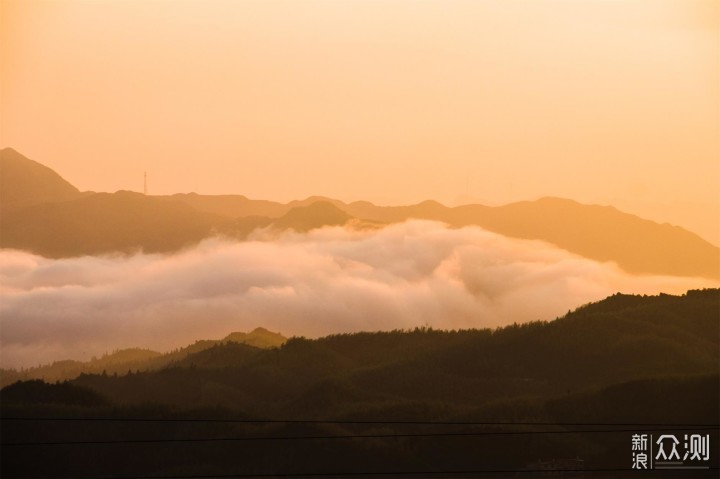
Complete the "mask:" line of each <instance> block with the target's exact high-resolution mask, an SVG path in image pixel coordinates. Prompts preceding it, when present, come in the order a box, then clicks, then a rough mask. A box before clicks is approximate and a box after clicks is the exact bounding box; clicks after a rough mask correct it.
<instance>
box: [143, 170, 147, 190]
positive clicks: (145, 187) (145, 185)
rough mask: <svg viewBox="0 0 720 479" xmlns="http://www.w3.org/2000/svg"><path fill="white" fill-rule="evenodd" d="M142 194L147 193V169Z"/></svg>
mask: <svg viewBox="0 0 720 479" xmlns="http://www.w3.org/2000/svg"><path fill="white" fill-rule="evenodd" d="M143 194H144V195H147V171H146V172H145V182H144V185H143Z"/></svg>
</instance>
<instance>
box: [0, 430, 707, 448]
mask: <svg viewBox="0 0 720 479" xmlns="http://www.w3.org/2000/svg"><path fill="white" fill-rule="evenodd" d="M690 429H691V430H693V431H707V430H715V429H716V428H712V427H695V428H681V429H679V428H662V429H643V432H656V431H661V432H667V431H676V430H690ZM608 432H638V430H637V429H590V430H579V431H578V430H576V431H568V430H564V431H482V432H439V433H412V434H344V435H324V436H245V437H242V436H241V437H209V438H172V439H111V440H105V441H103V440H92V441H42V442H7V443H2V444H0V446H1V447H17V446H78V445H113V444H160V443H197V442H242V441H246V442H253V441H298V440H303V441H306V440H334V439H399V438H431V437H480V436H515V435H534V434H537V435H540V434H595V433H608Z"/></svg>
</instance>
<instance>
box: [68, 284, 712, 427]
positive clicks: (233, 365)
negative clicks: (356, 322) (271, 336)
mask: <svg viewBox="0 0 720 479" xmlns="http://www.w3.org/2000/svg"><path fill="white" fill-rule="evenodd" d="M718 311H720V290H707V291H691V292H689V293H688V294H687V295H684V296H668V295H661V296H653V297H630V296H614V297H611V298H608V299H607V300H605V301H602V302H600V303H596V304H593V305H590V306H587V307H583V308H579V309H578V310H576V311H574V312H573V313H570V314H568V315H567V316H565V317H563V318H561V319H558V320H555V321H551V322H537V323H531V324H526V325H517V326H510V327H506V328H501V329H498V330H495V331H490V330H467V331H455V332H447V331H433V330H415V331H409V332H399V331H398V332H387V333H358V334H348V335H337V336H329V337H326V338H322V339H317V340H306V339H299V338H294V339H291V340H289V341H288V342H287V343H285V344H284V345H283V346H282V347H281V348H280V349H276V350H270V351H261V350H256V351H255V352H253V351H251V350H249V349H247V348H243V349H242V350H238V349H237V347H228V346H217V347H216V348H214V349H213V351H212V354H210V353H207V352H204V353H203V356H202V358H200V357H199V358H198V360H193V355H190V356H188V357H187V358H186V359H185V360H184V362H183V364H186V365H190V364H193V365H194V366H195V367H193V368H174V369H173V370H172V371H170V370H168V371H166V372H157V373H148V374H146V375H140V377H135V378H134V379H133V381H134V383H132V384H130V383H128V382H127V381H128V380H122V379H121V378H118V379H117V380H113V379H111V378H101V377H98V376H83V377H81V378H79V379H78V380H77V383H78V384H80V385H83V386H87V387H90V388H92V389H95V390H96V391H98V392H100V393H101V394H103V395H106V396H108V397H114V398H117V400H119V401H131V402H132V401H139V400H142V401H150V402H155V401H160V402H163V400H165V401H170V402H172V403H173V404H176V405H183V406H192V407H198V406H203V405H204V406H207V405H210V404H206V403H204V402H203V400H202V399H198V398H201V397H202V395H201V394H200V391H199V390H197V389H196V388H200V387H203V386H202V385H203V384H206V383H207V382H208V381H209V382H212V383H213V384H216V385H218V387H220V386H221V387H222V388H229V389H235V390H237V391H238V393H240V392H242V393H243V394H242V396H243V397H244V398H245V399H244V400H243V401H242V402H240V403H232V404H227V403H224V402H222V400H220V404H223V405H225V406H228V407H238V408H241V409H245V408H247V409H249V410H262V411H266V412H267V413H268V414H281V415H282V414H289V413H293V414H296V413H300V414H301V413H302V410H301V409H299V406H298V405H299V404H305V407H307V408H310V409H308V410H306V411H305V413H306V414H314V413H316V412H317V413H319V412H320V411H319V410H316V408H318V407H320V408H323V411H325V413H330V412H334V413H337V414H339V413H340V412H341V411H343V410H346V409H347V408H352V407H354V406H358V403H365V402H368V401H370V402H371V403H375V404H378V405H380V404H386V403H393V402H398V401H400V402H407V401H410V402H421V403H428V404H429V403H439V404H448V405H453V407H473V406H474V407H477V406H479V405H481V404H485V403H489V402H492V401H498V400H506V399H509V398H513V397H516V398H520V397H525V396H529V395H532V396H538V397H551V396H555V395H561V394H566V393H568V392H578V391H583V390H587V389H592V388H603V387H607V386H610V385H612V384H617V383H622V382H628V381H635V380H641V379H647V378H655V377H666V376H674V377H678V376H693V375H702V374H717V372H718V366H717V365H718V362H719V361H720V356H719V352H720V346H719V338H720V325H719V323H720V321H718ZM124 381H125V382H124ZM143 382H147V384H150V383H152V384H154V385H155V386H153V390H154V391H164V392H163V397H162V398H160V397H154V396H153V395H152V392H151V391H150V389H146V388H144V387H140V386H139V385H140V384H141V383H143ZM133 384H137V386H135V385H133ZM163 384H165V386H163ZM175 387H177V388H179V389H177V391H178V393H177V394H171V393H169V392H167V391H172V390H173V388H175ZM180 391H184V392H183V393H182V394H181V393H180ZM188 391H190V392H188ZM327 391H335V392H334V393H332V394H330V393H328V392H327ZM185 394H187V395H185ZM316 394H320V395H321V396H322V397H321V398H314V396H315V395H316ZM161 399H162V400H161ZM216 399H217V398H216ZM198 401H200V402H198ZM353 405H354V406H353Z"/></svg>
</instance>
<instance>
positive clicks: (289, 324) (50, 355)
mask: <svg viewBox="0 0 720 479" xmlns="http://www.w3.org/2000/svg"><path fill="white" fill-rule="evenodd" d="M702 287H717V282H712V281H709V280H705V279H693V278H677V277H661V276H634V275H630V274H628V273H625V272H623V271H622V270H620V269H619V268H618V267H617V266H615V265H614V264H612V263H604V264H602V263H597V262H594V261H591V260H587V259H584V258H581V257H578V256H575V255H572V254H570V253H568V252H566V251H564V250H561V249H558V248H555V247H553V246H550V245H548V244H545V243H542V242H538V241H524V240H515V239H510V238H506V237H503V236H500V235H496V234H493V233H490V232H487V231H484V230H482V229H480V228H476V227H468V228H462V229H449V228H447V227H445V226H443V225H441V224H439V223H433V222H427V221H410V222H407V223H403V224H397V225H393V226H389V227H387V228H384V229H382V230H377V231H349V230H346V229H343V228H324V229H321V230H315V231H313V232H310V233H308V234H295V233H289V234H285V235H282V236H281V237H279V238H275V239H274V240H272V241H267V240H262V239H258V240H255V241H247V242H241V243H236V242H226V241H220V240H208V241H205V242H203V243H202V244H200V245H199V246H197V247H196V248H193V249H190V250H187V251H184V252H181V253H177V254H174V255H135V256H132V257H120V256H118V257H83V258H70V259H58V260H53V259H46V258H42V257H39V256H35V255H32V254H28V253H24V252H19V251H10V250H3V251H0V346H1V349H0V364H1V365H2V367H19V366H31V365H37V364H40V363H47V362H51V361H54V360H59V359H89V358H90V357H91V356H92V355H99V354H102V353H104V352H107V351H111V350H114V349H117V348H124V347H134V346H138V347H148V348H152V349H156V350H168V349H171V348H174V347H177V346H183V345H185V344H188V343H191V342H193V341H194V340H196V339H209V338H220V337H223V336H225V335H226V334H228V333H230V332H232V331H249V330H251V329H254V328H255V327H257V326H263V327H265V328H267V329H270V330H273V331H279V332H282V333H283V334H285V335H304V336H308V337H316V336H322V335H327V334H332V333H341V332H352V331H361V330H364V331H367V330H370V331H373V330H391V329H396V328H413V327H415V326H423V325H429V326H432V327H434V328H446V329H456V328H475V327H495V326H501V325H505V324H509V323H513V322H525V321H531V320H536V319H553V318H555V317H556V316H559V315H562V314H564V313H565V312H567V311H568V310H569V309H573V308H575V307H577V306H579V305H581V304H584V303H587V302H589V301H595V300H599V299H602V298H604V297H606V296H608V295H610V294H613V293H615V292H624V293H636V294H640V293H642V294H656V293H658V292H666V293H675V294H677V293H682V292H685V291H686V290H687V289H691V288H702Z"/></svg>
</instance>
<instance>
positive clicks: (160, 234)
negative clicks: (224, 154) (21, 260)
mask: <svg viewBox="0 0 720 479" xmlns="http://www.w3.org/2000/svg"><path fill="white" fill-rule="evenodd" d="M0 165H2V177H3V180H2V181H3V187H2V194H0V198H2V203H3V207H2V208H0V247H2V248H15V249H21V250H28V251H31V252H34V253H37V254H41V255H44V256H49V257H66V256H79V255H85V254H107V253H114V252H125V253H132V252H137V251H144V252H173V251H178V250H180V249H182V248H186V247H189V246H192V245H194V244H196V243H198V242H199V241H202V240H203V239H205V238H208V237H211V236H225V237H229V238H235V239H245V238H247V236H248V235H250V234H251V233H252V231H254V230H256V229H258V228H272V229H275V230H278V231H283V230H288V229H292V230H296V231H300V232H304V231H309V230H311V229H314V228H319V227H323V226H342V225H346V226H353V227H357V226H359V225H360V227H365V226H368V225H371V226H373V227H380V226H382V225H384V224H392V223H397V222H402V221H406V220H409V219H413V218H414V219H425V220H433V221H440V222H443V223H446V224H448V225H450V226H451V227H463V226H472V225H476V226H479V227H481V228H484V229H487V230H489V231H493V232H495V233H498V234H502V235H505V236H508V237H513V238H522V239H533V240H542V241H546V242H548V243H552V244H554V245H556V246H558V247H560V248H563V249H565V250H567V251H570V252H572V253H575V254H578V255H581V256H583V257H586V258H589V259H593V260H596V261H602V262H605V261H614V262H616V263H617V264H618V265H619V266H620V267H622V268H623V269H625V270H626V271H628V272H631V273H639V274H656V275H657V274H659V275H676V276H697V277H705V278H712V279H720V248H718V247H717V246H715V245H713V244H711V243H709V242H707V241H705V240H704V239H702V238H700V237H699V236H698V235H696V234H694V233H691V232H689V231H687V230H685V229H683V228H680V227H677V226H671V225H669V224H658V223H656V222H653V221H649V220H645V219H642V218H639V217H637V216H634V215H631V214H627V213H623V212H621V211H619V210H617V209H615V208H613V207H610V206H597V205H584V204H580V203H577V202H575V201H572V200H567V199H561V198H542V199H540V200H537V201H523V202H518V203H512V204H508V205H504V206H498V207H488V206H483V205H463V206H457V207H452V208H451V207H447V206H444V205H442V204H440V203H438V202H435V201H425V202H422V203H418V204H416V205H409V206H377V205H374V204H372V203H369V202H366V201H356V202H352V203H344V202H342V201H339V200H334V199H331V198H325V197H310V198H307V199H305V200H302V201H292V202H290V203H287V204H282V203H276V202H272V201H266V200H251V199H248V198H247V197H245V196H242V195H219V196H208V195H198V194H194V193H190V194H176V195H171V196H145V195H142V194H139V193H131V192H117V193H114V194H108V193H94V194H93V193H80V192H78V191H77V189H75V188H74V187H73V186H72V185H70V184H69V183H67V182H66V181H65V180H63V179H62V178H61V177H60V176H59V175H57V174H56V173H54V172H53V171H52V170H50V169H48V168H46V167H44V166H42V165H40V164H39V163H36V162H34V161H32V160H29V159H27V158H25V157H23V156H22V155H20V154H19V153H17V152H16V151H14V150H12V149H9V148H6V149H4V150H2V151H0ZM12 178H22V181H20V180H18V181H19V184H23V185H30V186H28V188H27V189H26V190H25V189H23V188H17V187H16V186H10V187H8V189H7V190H6V185H5V182H6V181H9V180H6V179H12ZM6 202H7V204H5V203H6Z"/></svg>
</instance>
